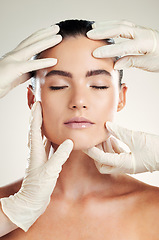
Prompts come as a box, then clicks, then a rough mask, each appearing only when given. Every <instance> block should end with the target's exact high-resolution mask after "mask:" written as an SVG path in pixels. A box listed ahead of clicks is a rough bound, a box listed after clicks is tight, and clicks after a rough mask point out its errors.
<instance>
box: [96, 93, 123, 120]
mask: <svg viewBox="0 0 159 240" xmlns="http://www.w3.org/2000/svg"><path fill="white" fill-rule="evenodd" d="M118 95H119V94H118V92H117V91H116V89H113V88H112V89H110V90H109V91H108V92H107V93H106V94H104V95H103V96H102V98H101V99H98V102H97V107H98V108H97V109H98V110H97V111H98V116H101V119H102V121H105V122H106V121H108V120H109V121H113V119H114V117H115V115H116V113H117V106H118Z"/></svg>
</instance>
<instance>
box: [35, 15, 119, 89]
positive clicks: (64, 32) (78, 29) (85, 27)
mask: <svg viewBox="0 0 159 240" xmlns="http://www.w3.org/2000/svg"><path fill="white" fill-rule="evenodd" d="M93 23H94V21H87V20H78V19H71V20H65V21H61V22H59V23H56V25H58V26H59V27H60V31H59V33H58V34H60V35H61V36H62V38H63V39H66V38H69V37H76V36H80V35H81V36H87V35H86V33H87V32H88V31H89V30H91V29H92V24H93ZM101 41H104V42H105V43H107V44H108V45H111V44H114V43H115V42H114V40H113V38H108V39H103V40H101ZM39 55H40V54H37V55H36V56H35V57H34V59H37V58H38V56H39ZM118 59H119V57H115V60H116V61H117V60H118ZM32 77H35V72H33V73H32ZM122 77H123V70H119V84H120V86H121V80H122ZM33 81H35V79H34V80H33ZM33 85H34V83H33Z"/></svg>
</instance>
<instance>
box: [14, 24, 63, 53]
mask: <svg viewBox="0 0 159 240" xmlns="http://www.w3.org/2000/svg"><path fill="white" fill-rule="evenodd" d="M59 30H60V28H59V26H58V25H53V26H51V27H48V28H45V29H40V30H39V31H37V32H35V33H33V34H32V35H31V36H29V37H27V38H26V39H24V40H23V41H22V42H21V43H20V44H19V45H18V46H17V47H16V48H15V50H16V51H17V50H20V49H22V48H24V47H27V46H29V45H32V44H33V43H35V42H38V41H41V40H44V39H46V38H48V37H51V36H53V35H55V34H57V33H58V32H59Z"/></svg>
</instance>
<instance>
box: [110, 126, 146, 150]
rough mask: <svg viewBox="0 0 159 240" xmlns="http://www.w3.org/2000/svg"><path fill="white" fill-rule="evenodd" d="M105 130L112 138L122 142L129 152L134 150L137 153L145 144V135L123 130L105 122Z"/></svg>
mask: <svg viewBox="0 0 159 240" xmlns="http://www.w3.org/2000/svg"><path fill="white" fill-rule="evenodd" d="M106 128H107V129H108V131H109V132H110V133H111V134H112V135H113V136H115V137H116V138H118V139H119V140H121V141H122V142H124V143H125V144H126V145H127V146H128V147H129V148H130V151H131V152H133V149H134V148H135V150H136V151H137V149H138V148H139V147H140V146H141V144H142V145H143V144H145V134H144V133H142V132H139V131H133V130H129V129H127V128H123V127H121V126H118V125H117V124H115V123H112V122H106Z"/></svg>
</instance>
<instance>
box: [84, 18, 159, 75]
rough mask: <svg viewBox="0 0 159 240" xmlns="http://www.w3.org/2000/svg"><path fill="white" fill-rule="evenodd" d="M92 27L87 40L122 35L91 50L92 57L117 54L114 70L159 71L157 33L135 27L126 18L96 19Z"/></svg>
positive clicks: (158, 34)
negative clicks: (109, 20) (137, 69)
mask: <svg viewBox="0 0 159 240" xmlns="http://www.w3.org/2000/svg"><path fill="white" fill-rule="evenodd" d="M93 28H94V29H93V30H90V31H89V32H87V36H88V37H89V38H91V39H95V40H98V39H106V38H119V37H120V38H122V39H123V38H124V40H125V39H127V40H125V41H120V42H118V43H115V44H113V45H107V46H103V47H100V48H98V49H96V50H95V51H94V52H93V55H94V57H96V58H109V57H116V56H121V58H120V59H119V60H118V61H117V62H116V63H115V65H114V69H117V70H120V69H123V68H125V67H128V68H129V67H136V68H141V69H143V70H146V71H152V72H159V32H158V31H156V30H153V29H150V28H145V27H141V26H137V25H135V24H133V23H131V22H127V21H111V22H96V23H95V24H94V25H93Z"/></svg>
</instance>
